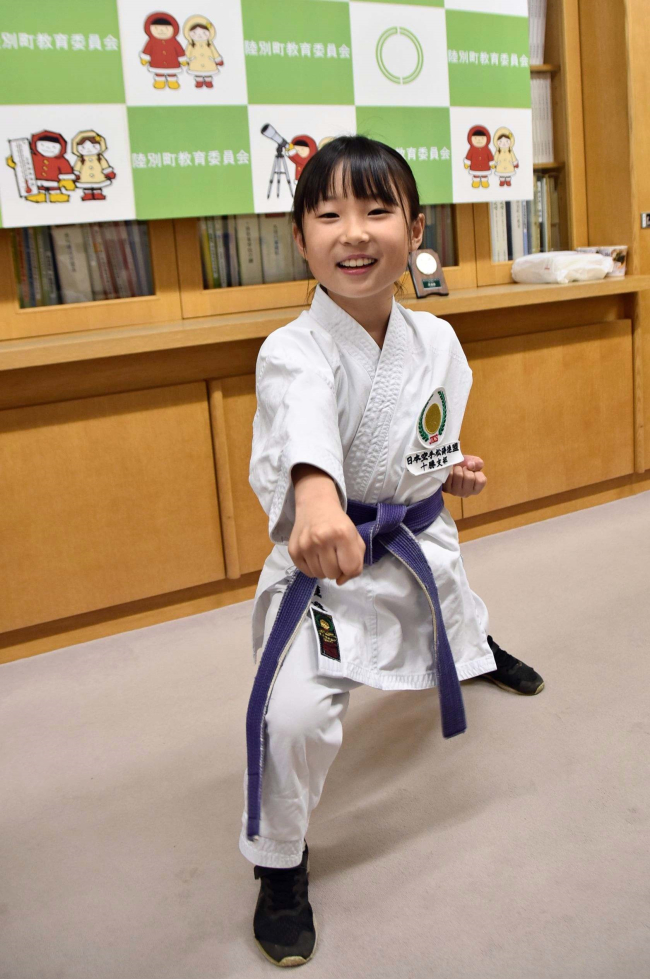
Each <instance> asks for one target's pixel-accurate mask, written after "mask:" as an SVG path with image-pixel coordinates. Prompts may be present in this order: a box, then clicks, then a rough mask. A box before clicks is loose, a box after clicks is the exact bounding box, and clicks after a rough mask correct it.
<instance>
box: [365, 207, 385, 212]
mask: <svg viewBox="0 0 650 979" xmlns="http://www.w3.org/2000/svg"><path fill="white" fill-rule="evenodd" d="M368 213H369V214H390V211H389V210H388V208H386V207H373V209H372V211H369V212H368Z"/></svg>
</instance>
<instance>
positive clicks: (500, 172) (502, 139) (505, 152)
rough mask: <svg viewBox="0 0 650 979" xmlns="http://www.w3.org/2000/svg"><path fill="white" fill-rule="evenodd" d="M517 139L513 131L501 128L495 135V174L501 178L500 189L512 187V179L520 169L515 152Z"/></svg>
mask: <svg viewBox="0 0 650 979" xmlns="http://www.w3.org/2000/svg"><path fill="white" fill-rule="evenodd" d="M514 145H515V137H514V134H513V132H512V130H511V129H508V127H507V126H501V127H500V128H499V129H497V131H496V132H495V134H494V164H495V167H494V172H495V174H497V176H498V177H499V187H512V178H513V177H514V176H515V174H516V173H517V170H518V169H519V160H518V159H517V157H516V156H515V151H514V148H513V147H514Z"/></svg>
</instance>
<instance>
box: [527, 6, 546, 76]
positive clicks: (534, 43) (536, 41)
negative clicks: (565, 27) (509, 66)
mask: <svg viewBox="0 0 650 979" xmlns="http://www.w3.org/2000/svg"><path fill="white" fill-rule="evenodd" d="M545 37H546V0H528V42H529V48H530V63H531V65H543V64H544V40H545Z"/></svg>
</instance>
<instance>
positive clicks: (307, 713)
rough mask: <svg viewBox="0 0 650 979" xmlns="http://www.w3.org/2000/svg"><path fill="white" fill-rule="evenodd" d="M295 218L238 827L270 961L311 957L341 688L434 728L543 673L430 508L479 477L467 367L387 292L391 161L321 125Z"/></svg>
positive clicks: (400, 263)
mask: <svg viewBox="0 0 650 979" xmlns="http://www.w3.org/2000/svg"><path fill="white" fill-rule="evenodd" d="M293 217H294V237H295V241H296V245H297V247H298V249H299V251H300V252H301V254H302V255H303V256H304V257H305V258H306V260H307V262H308V263H309V266H310V268H311V272H312V275H313V276H314V278H315V279H317V280H318V283H319V285H318V286H317V288H316V291H315V294H314V299H313V302H312V305H311V308H310V309H309V310H308V311H305V312H303V313H301V315H300V316H299V317H298V318H297V319H296V320H295V321H294V322H292V323H289V324H288V325H287V326H284V327H282V328H281V329H279V330H277V331H276V332H274V333H272V334H271V336H269V337H268V338H267V340H266V341H265V342H264V343H263V345H262V347H261V349H260V353H259V357H258V361H257V370H256V389H257V412H256V415H255V420H254V424H253V450H252V456H251V465H250V482H251V485H252V487H253V489H254V490H255V493H256V494H257V496H258V498H259V500H260V502H261V504H262V506H263V508H264V510H265V512H266V513H267V514H268V516H269V533H270V537H271V540H272V541H273V543H274V545H275V547H274V549H273V551H272V553H271V554H270V556H269V557H268V559H267V561H266V563H265V565H264V569H263V571H262V574H261V576H260V580H259V584H258V588H257V593H256V596H255V603H254V611H253V642H254V649H255V651H256V652H258V651H259V649H260V648H262V649H263V655H262V658H261V661H260V664H259V667H258V672H257V676H256V678H255V684H254V687H253V692H252V694H251V700H250V704H249V709H248V716H247V741H248V770H247V775H246V778H245V789H246V808H245V811H244V816H243V825H242V832H241V837H240V849H241V852H242V853H243V855H244V856H245V857H246V858H247V859H248V860H250V861H251V862H252V863H253V864H255V877H256V878H257V879H259V880H260V881H261V885H260V893H259V897H258V901H257V906H256V910H255V917H254V934H255V938H256V940H257V944H258V946H259V948H260V949H261V951H262V952H263V953H264V955H265V956H266V957H267V958H268V959H269V960H270V961H271V962H273V963H274V964H276V965H281V966H292V965H302V964H303V963H304V962H306V961H308V960H309V959H310V958H311V957H312V955H313V954H314V950H315V945H316V930H315V925H314V921H313V914H312V909H311V905H310V903H309V900H308V891H307V883H308V874H307V861H308V851H307V846H306V842H305V834H306V831H307V826H308V823H309V818H310V815H311V813H312V811H313V809H314V808H315V806H316V805H317V804H318V801H319V799H320V796H321V792H322V789H323V784H324V782H325V778H326V776H327V772H328V770H329V767H330V765H331V764H332V762H333V761H334V758H335V757H336V754H337V752H338V750H339V747H340V745H341V739H342V724H343V720H344V717H345V714H346V711H347V707H348V700H349V696H350V691H351V690H353V689H354V688H355V687H358V686H359V685H360V684H369V685H370V686H374V687H378V688H380V689H383V690H421V689H424V688H428V687H433V686H438V690H439V696H440V705H441V716H442V724H443V731H444V733H445V736H452V735H454V734H457V733H461V732H462V730H464V727H465V721H464V714H463V706H462V697H461V695H460V688H459V684H458V681H459V679H460V680H462V679H467V678H469V677H475V676H479V675H486V676H489V677H490V678H491V679H493V680H495V681H496V682H499V683H500V684H502V685H504V686H507V687H509V688H510V689H514V690H517V691H518V692H520V693H529V694H530V693H537V692H539V690H541V688H542V685H543V683H542V679H541V677H540V676H539V675H538V674H537V673H535V671H534V670H533V669H532V668H531V667H528V666H525V664H523V663H521V662H520V661H519V660H516V659H515V658H514V657H512V656H510V655H509V654H508V653H506V652H505V651H504V650H502V649H500V647H499V646H498V645H497V644H496V643H495V642H494V640H493V639H492V637H491V636H488V633H487V629H488V615H487V610H486V607H485V605H484V604H483V602H482V601H481V599H480V598H479V597H478V596H477V595H475V594H474V593H473V592H472V590H471V589H470V587H469V584H468V582H467V578H466V576H465V572H464V569H463V562H462V558H461V554H460V547H459V542H458V533H457V530H456V525H455V523H454V521H453V519H452V517H451V515H450V514H449V511H448V510H447V509H446V508H445V507H444V503H443V502H442V493H441V490H442V489H444V490H446V491H447V492H451V493H454V494H456V495H459V496H469V495H472V494H475V493H478V492H480V491H481V489H482V488H483V486H484V485H485V482H486V479H485V476H484V474H483V473H482V472H481V470H482V468H483V463H482V460H481V459H479V458H478V457H476V456H467V457H464V456H463V453H462V452H461V450H460V430H461V422H462V418H463V413H464V411H465V405H466V403H467V398H468V395H469V391H470V387H471V383H472V372H471V370H470V368H469V366H468V363H467V360H466V357H465V354H464V352H463V349H462V347H461V345H460V342H459V341H458V338H457V337H456V334H455V333H454V331H453V329H452V327H451V326H450V325H449V324H448V323H447V322H445V321H444V320H440V319H438V318H437V317H436V316H433V315H432V314H431V313H427V312H420V311H418V312H414V311H411V310H407V309H405V308H404V307H403V306H400V305H399V304H398V303H397V302H396V301H395V299H394V292H395V283H396V281H397V280H398V279H399V278H400V276H401V275H402V273H403V271H404V269H405V266H406V262H407V258H408V254H409V251H410V250H412V249H416V248H418V247H419V245H420V243H421V241H422V236H423V232H424V215H423V214H422V211H421V207H420V202H419V198H418V191H417V186H416V183H415V179H414V177H413V174H412V172H411V170H410V168H409V166H408V164H407V163H406V162H405V161H404V160H403V158H402V157H401V156H400V155H399V154H398V153H397V152H395V151H394V150H393V149H391V148H390V147H388V146H385V145H384V144H383V143H378V142H376V141H374V140H370V139H367V138H366V137H364V136H345V137H339V138H337V139H334V140H332V141H331V142H329V143H327V144H326V145H325V146H324V147H323V148H322V149H320V150H319V152H318V153H317V154H315V156H314V157H313V158H312V159H311V160H310V161H309V162H308V164H307V165H306V167H305V169H304V171H303V173H302V175H301V178H300V181H299V183H298V185H297V189H296V196H295V201H294V214H293ZM432 710H433V703H432Z"/></svg>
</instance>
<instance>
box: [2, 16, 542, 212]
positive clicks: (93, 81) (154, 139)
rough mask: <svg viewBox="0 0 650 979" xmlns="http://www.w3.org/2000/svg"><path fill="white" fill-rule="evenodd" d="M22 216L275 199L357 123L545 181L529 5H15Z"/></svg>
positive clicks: (13, 143)
mask: <svg viewBox="0 0 650 979" xmlns="http://www.w3.org/2000/svg"><path fill="white" fill-rule="evenodd" d="M0 78H1V81H2V85H1V88H0V91H1V93H2V95H1V98H2V104H0V139H1V141H2V145H3V154H2V157H3V158H2V160H1V162H0V208H1V216H2V224H3V225H4V226H5V227H20V226H25V225H39V224H70V223H77V222H83V221H101V220H125V219H130V218H139V219H147V218H171V217H189V216H199V215H204V214H240V213H252V212H257V213H272V212H278V211H288V210H290V208H291V203H292V197H293V192H294V188H295V186H296V181H298V180H299V179H300V174H301V172H302V170H303V168H304V166H305V164H306V163H307V162H308V161H309V160H310V159H311V157H312V156H314V154H315V153H317V152H318V150H319V148H320V147H321V146H322V145H323V144H324V143H326V142H327V141H329V140H330V139H332V138H333V137H335V136H338V135H340V134H342V133H355V132H359V133H364V134H366V135H368V136H372V137H374V138H376V139H380V140H382V141H383V142H385V143H388V144H389V145H390V146H393V147H394V148H395V149H396V150H397V151H398V152H399V153H401V154H402V155H403V156H404V157H405V159H406V160H408V162H409V164H410V165H411V167H412V168H413V171H414V173H415V176H416V178H417V181H418V185H419V188H420V193H421V197H422V202H423V203H425V204H442V203H451V202H456V203H458V202H467V201H471V202H473V201H496V200H523V199H530V198H532V196H533V193H532V192H533V165H532V160H533V152H532V124H531V109H530V68H529V61H528V9H527V0H409V2H401V0H390V2H383V0H381V2H365V0H206V2H205V3H203V4H200V5H199V4H195V3H194V2H191V3H190V2H189V0H171V6H170V7H169V8H165V9H164V10H156V9H153V8H152V5H151V2H150V0H94V3H87V2H84V0H68V2H67V3H65V4H62V5H61V6H59V5H58V4H55V3H43V0H20V2H18V3H15V4H5V5H4V9H3V12H2V15H1V17H0Z"/></svg>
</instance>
